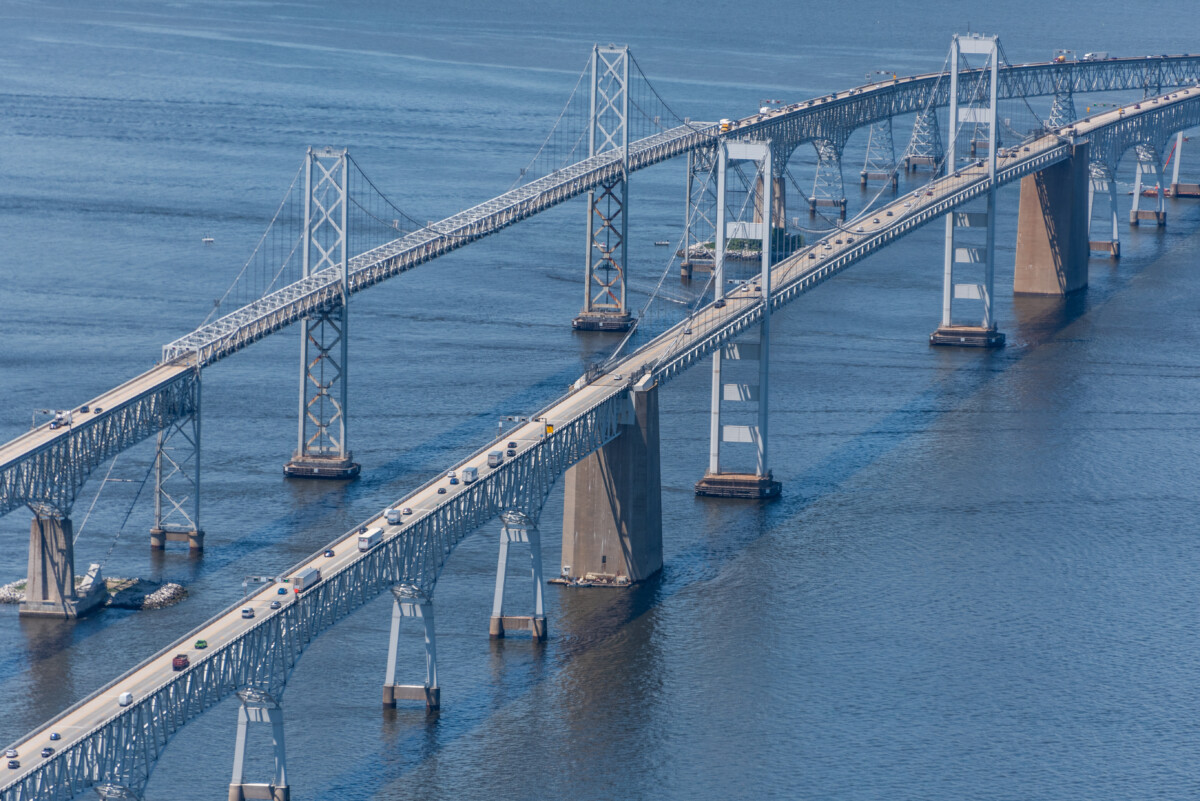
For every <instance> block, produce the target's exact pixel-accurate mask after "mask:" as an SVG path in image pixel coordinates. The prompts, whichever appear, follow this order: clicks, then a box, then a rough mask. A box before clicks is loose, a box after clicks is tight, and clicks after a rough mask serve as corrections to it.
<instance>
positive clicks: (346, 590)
mask: <svg viewBox="0 0 1200 801" xmlns="http://www.w3.org/2000/svg"><path fill="white" fill-rule="evenodd" d="M607 389H609V390H610V391H608V392H605V393H601V394H600V396H599V399H598V400H597V401H596V402H595V403H594V404H591V405H590V406H588V407H587V408H585V409H583V410H582V411H581V412H579V413H578V414H576V415H575V416H574V417H573V418H572V419H571V420H568V421H563V422H561V423H559V424H558V425H557V426H556V427H555V430H554V432H553V433H552V434H549V435H547V436H546V437H545V438H544V439H542V440H541V441H539V442H537V443H535V444H534V445H533V446H532V447H531V448H529V449H528V450H525V451H523V452H522V453H520V454H518V455H517V456H515V457H513V458H511V459H509V460H507V461H506V462H505V464H504V465H503V466H502V467H500V468H499V469H497V470H494V471H490V472H488V473H487V474H485V475H483V476H481V477H480V479H479V480H478V481H476V482H475V483H473V484H471V485H469V486H467V487H464V488H463V490H462V491H461V492H459V493H458V494H456V495H453V496H451V497H449V498H448V499H447V500H445V501H443V502H441V503H440V504H439V505H438V506H436V507H435V508H433V509H431V510H429V511H428V512H424V513H421V514H420V516H419V517H415V518H414V520H413V522H412V523H409V524H406V525H405V526H404V527H403V528H402V529H401V530H400V531H399V532H398V533H396V534H395V535H394V536H392V537H390V538H389V539H386V540H384V542H383V543H382V544H381V545H379V546H377V547H376V548H374V549H372V550H370V551H368V552H366V553H363V554H361V555H359V556H358V558H356V559H355V560H354V561H352V562H351V563H349V564H347V565H346V566H344V567H343V568H341V569H340V570H337V571H336V572H332V573H329V574H327V575H324V576H323V577H322V581H321V582H320V583H319V584H317V585H316V587H314V588H313V589H311V590H309V591H307V592H306V593H304V594H303V595H300V596H298V598H297V600H296V601H294V602H293V603H289V604H287V605H286V606H284V607H283V608H282V609H279V610H277V611H273V612H271V613H270V614H269V615H266V616H264V617H263V618H261V619H260V620H258V621H257V622H256V623H255V624H253V625H252V626H251V627H250V628H248V629H246V630H245V631H243V632H241V633H240V634H239V635H237V636H236V637H235V638H233V639H231V640H229V641H228V642H225V643H223V644H221V645H219V646H217V645H211V646H210V647H209V649H208V650H207V651H206V652H205V654H204V657H203V659H198V660H197V661H196V663H195V664H193V665H192V667H190V668H189V669H188V670H185V671H182V672H179V673H175V672H167V673H166V674H165V675H166V676H167V678H166V679H165V680H164V681H163V682H162V683H161V684H159V685H158V686H157V687H155V688H153V689H151V690H150V691H149V692H147V693H144V694H142V695H141V697H139V698H137V700H135V701H134V703H133V704H132V705H131V706H129V707H126V708H123V709H121V708H117V707H116V706H115V704H114V705H113V706H114V708H115V709H117V711H116V712H115V713H114V714H113V715H112V717H110V718H108V719H107V720H105V721H104V722H103V723H101V724H99V725H97V726H95V727H94V728H92V729H91V730H90V731H88V732H87V733H85V734H84V735H82V736H81V737H80V738H78V739H76V740H74V741H64V743H63V746H62V748H60V749H59V751H58V752H57V753H56V754H55V755H54V756H53V757H52V758H50V759H47V760H45V761H43V762H41V763H39V764H38V766H37V767H36V768H35V769H32V770H30V771H29V772H27V773H24V774H22V775H19V776H18V777H17V779H16V780H15V781H12V782H10V783H8V784H7V785H5V786H3V787H2V788H0V801H28V800H29V799H67V798H71V797H73V796H74V795H75V794H77V793H79V792H81V791H83V790H85V789H86V788H88V787H96V786H99V785H105V784H110V785H114V786H117V787H120V788H125V789H126V790H128V791H130V792H132V793H133V794H134V795H135V796H137V797H140V796H141V793H142V791H143V790H144V788H145V786H146V782H147V781H148V780H149V776H150V772H151V770H152V768H153V766H154V763H155V761H156V760H157V759H158V757H159V756H160V755H161V754H162V752H163V750H164V749H165V748H166V746H167V743H168V742H169V741H170V739H171V737H172V736H174V734H175V733H176V732H177V731H178V730H179V729H180V728H182V727H183V726H184V725H185V724H187V723H188V722H190V721H191V720H193V719H195V718H196V717H198V716H199V715H201V714H202V713H204V712H205V711H207V710H208V709H210V708H212V707H213V706H214V705H216V704H217V703H219V702H220V701H222V700H224V699H225V698H227V697H229V696H230V695H233V694H234V693H235V692H238V691H242V690H246V689H253V690H257V691H259V692H262V693H265V694H266V695H268V696H270V697H271V698H274V699H277V700H278V699H279V698H280V697H281V695H282V693H283V690H284V688H285V685H286V683H287V679H288V677H289V675H290V674H291V671H292V669H293V668H294V667H295V665H296V662H297V660H298V659H299V658H300V655H301V654H302V653H303V651H304V649H305V648H306V647H307V646H308V644H309V643H310V642H312V640H313V639H315V638H316V637H317V636H318V635H320V634H321V633H323V632H324V631H325V630H327V629H329V628H330V627H332V626H333V625H335V624H336V623H338V622H339V621H341V620H342V619H343V618H345V617H347V616H348V615H350V614H351V613H353V612H354V611H356V610H358V609H359V608H360V607H362V606H363V605H365V604H366V603H368V602H369V601H371V600H373V599H374V598H375V597H377V596H378V595H380V594H382V593H385V592H388V591H389V590H390V589H391V588H392V587H394V586H396V585H398V584H404V585H408V586H411V587H415V588H417V589H418V590H419V592H420V594H421V595H423V596H424V597H427V598H428V597H432V595H433V590H434V588H435V586H436V583H437V579H438V576H439V575H440V573H441V571H442V568H443V566H444V565H445V563H446V561H447V559H448V558H449V555H450V553H451V552H453V550H454V548H455V546H457V545H458V543H459V542H461V541H462V540H463V539H464V538H465V537H466V536H467V535H468V534H470V533H471V532H472V531H474V530H476V529H478V528H479V527H480V526H481V525H483V524H484V523H486V522H487V521H488V520H490V519H492V518H494V517H497V516H498V515H499V514H500V513H501V512H505V511H509V510H518V511H520V512H522V513H523V514H525V515H526V516H527V517H529V518H530V519H531V520H534V521H536V519H537V518H538V516H539V515H540V513H541V509H542V505H543V504H544V502H545V499H546V496H547V494H548V493H549V492H550V489H551V487H552V486H553V484H554V482H555V481H556V480H557V478H558V476H559V475H561V474H562V473H563V472H564V471H565V470H566V469H567V468H568V467H570V466H571V465H573V464H575V463H576V462H579V461H580V460H582V459H583V458H584V457H585V456H587V455H588V454H590V453H592V452H593V451H595V450H597V449H598V448H600V447H601V446H603V445H604V444H605V443H607V442H609V441H611V440H612V439H613V438H614V437H616V435H617V433H618V431H619V430H620V425H621V423H623V422H624V423H628V422H629V420H630V416H631V415H632V406H631V401H630V400H629V393H628V391H627V390H626V389H625V388H624V387H623V386H614V387H611V388H607ZM491 447H492V446H491V445H489V446H488V448H491ZM486 450H487V449H486V448H485V449H483V450H481V451H480V452H479V453H483V452H484V451H486ZM477 455H478V454H474V456H477ZM435 481H436V479H435ZM432 483H434V482H430V484H432ZM428 486H429V484H427V485H425V487H421V488H419V489H418V490H417V491H416V492H420V491H421V490H423V489H426V488H427V487H428ZM414 494H415V493H414ZM357 534H358V530H357V529H355V530H353V531H350V532H347V533H346V534H345V535H343V536H342V537H341V538H339V540H337V542H341V541H343V540H345V539H347V538H351V537H356V536H357ZM336 544H337V543H336V542H335V543H332V544H331V545H330V547H334V546H335V545H336ZM307 563H308V560H306V562H305V563H302V565H303V564H307ZM302 565H297V566H295V567H293V568H292V569H291V570H289V571H285V572H284V573H283V574H281V575H284V576H286V575H288V574H289V573H293V572H295V571H296V570H297V569H299V567H301V566H302ZM265 591H267V592H273V591H274V587H267V588H266V590H265ZM244 603H245V602H244V601H243V602H241V603H238V604H234V605H233V606H231V607H229V608H228V609H226V610H225V611H224V612H222V613H221V614H219V615H217V616H216V617H215V618H214V619H213V620H212V621H209V622H208V623H205V624H204V625H202V626H200V627H198V628H197V629H195V630H193V631H191V632H189V633H188V634H187V635H186V636H184V637H183V638H181V639H180V640H178V641H177V642H175V643H172V644H171V645H170V646H168V647H167V648H164V649H163V650H161V651H159V652H158V653H157V654H155V655H154V656H153V657H151V658H150V659H148V660H146V662H143V663H142V665H139V666H138V667H135V668H133V669H132V670H130V671H127V672H126V673H125V674H123V675H122V676H120V677H118V678H117V679H115V680H113V681H112V682H110V683H109V684H107V685H106V686H105V687H102V688H101V689H100V690H98V691H96V692H95V693H93V694H92V695H91V696H89V697H88V698H86V699H84V700H83V701H80V702H79V703H78V704H76V705H75V706H73V707H72V708H71V709H68V710H66V711H65V712H63V713H62V714H61V715H59V716H57V717H56V718H55V719H54V720H51V721H49V722H48V723H47V724H46V727H51V726H53V725H54V724H55V723H56V722H57V721H60V720H62V719H63V718H67V717H69V716H71V715H72V714H73V713H74V712H75V711H76V710H77V709H80V708H82V707H85V706H86V705H88V704H89V703H91V702H92V701H93V699H96V698H102V697H104V696H105V695H109V696H111V695H112V692H113V691H114V690H115V689H116V688H118V687H121V686H124V685H125V684H126V683H127V682H128V681H129V680H130V677H132V676H133V675H134V674H136V673H138V672H139V671H140V670H141V669H142V668H143V666H144V665H147V664H150V663H153V662H155V661H160V662H164V664H165V663H166V661H167V657H168V656H169V655H170V654H171V653H174V652H177V651H179V650H181V649H183V648H186V646H187V644H188V643H190V642H191V641H192V640H193V639H195V638H196V637H198V636H199V637H203V636H205V633H206V629H207V628H208V627H209V626H211V625H213V623H214V622H215V621H217V620H219V619H221V618H223V617H225V616H227V615H230V614H236V613H237V611H238V609H239V608H240V607H241V606H243V605H244Z"/></svg>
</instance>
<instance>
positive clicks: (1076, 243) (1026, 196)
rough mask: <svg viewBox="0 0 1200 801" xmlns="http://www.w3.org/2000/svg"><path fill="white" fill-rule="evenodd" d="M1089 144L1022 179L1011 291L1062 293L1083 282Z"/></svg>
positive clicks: (1081, 284) (1029, 293) (1039, 293)
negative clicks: (1066, 157)
mask: <svg viewBox="0 0 1200 801" xmlns="http://www.w3.org/2000/svg"><path fill="white" fill-rule="evenodd" d="M1088 217H1089V212H1088V145H1087V143H1082V144H1078V145H1076V146H1075V147H1074V148H1073V150H1072V155H1071V158H1069V159H1067V160H1066V161H1061V162H1059V163H1058V164H1055V165H1053V166H1051V167H1047V168H1046V169H1044V170H1042V171H1041V172H1038V173H1034V174H1033V175H1030V176H1027V177H1025V178H1022V179H1021V207H1020V211H1019V213H1018V217H1017V259H1016V266H1015V269H1014V272H1013V292H1014V293H1017V294H1026V295H1066V294H1068V293H1070V292H1076V291H1078V290H1080V289H1083V288H1085V287H1086V286H1087V282H1088V273H1087V266H1088V254H1089V252H1090V247H1089V244H1088Z"/></svg>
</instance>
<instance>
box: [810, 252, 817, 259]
mask: <svg viewBox="0 0 1200 801" xmlns="http://www.w3.org/2000/svg"><path fill="white" fill-rule="evenodd" d="M808 257H809V258H810V259H815V258H816V257H817V254H816V253H809V254H808Z"/></svg>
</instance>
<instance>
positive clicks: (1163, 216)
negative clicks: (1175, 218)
mask: <svg viewBox="0 0 1200 801" xmlns="http://www.w3.org/2000/svg"><path fill="white" fill-rule="evenodd" d="M1142 220H1145V221H1147V222H1153V223H1154V224H1155V225H1157V226H1158V227H1159V228H1162V227H1163V226H1165V225H1166V224H1167V213H1166V212H1165V211H1155V210H1153V209H1151V210H1149V211H1147V210H1143V209H1130V210H1129V224H1130V225H1132V226H1134V227H1137V226H1139V225H1141V224H1142Z"/></svg>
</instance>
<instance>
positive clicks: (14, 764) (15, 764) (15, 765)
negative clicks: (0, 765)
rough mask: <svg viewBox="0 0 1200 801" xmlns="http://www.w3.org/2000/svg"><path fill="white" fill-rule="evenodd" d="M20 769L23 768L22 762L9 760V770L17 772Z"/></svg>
mask: <svg viewBox="0 0 1200 801" xmlns="http://www.w3.org/2000/svg"><path fill="white" fill-rule="evenodd" d="M19 767H21V763H20V762H18V761H17V760H15V759H10V760H8V768H9V770H16V769H17V768H19Z"/></svg>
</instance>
